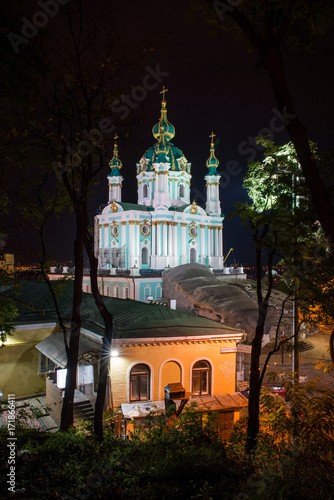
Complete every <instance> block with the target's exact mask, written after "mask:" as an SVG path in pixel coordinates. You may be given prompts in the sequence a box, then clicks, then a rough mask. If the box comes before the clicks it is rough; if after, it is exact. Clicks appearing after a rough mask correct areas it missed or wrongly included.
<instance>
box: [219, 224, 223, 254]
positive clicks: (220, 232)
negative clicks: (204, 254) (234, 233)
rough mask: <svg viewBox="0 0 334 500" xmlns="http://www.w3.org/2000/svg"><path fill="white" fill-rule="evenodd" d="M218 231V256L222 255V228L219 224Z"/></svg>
mask: <svg viewBox="0 0 334 500" xmlns="http://www.w3.org/2000/svg"><path fill="white" fill-rule="evenodd" d="M218 229H219V232H218V238H219V250H218V252H219V257H222V256H223V228H222V226H220V227H219V228H218Z"/></svg>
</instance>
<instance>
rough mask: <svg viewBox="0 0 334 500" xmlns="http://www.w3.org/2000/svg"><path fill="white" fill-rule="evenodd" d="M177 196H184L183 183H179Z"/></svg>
mask: <svg viewBox="0 0 334 500" xmlns="http://www.w3.org/2000/svg"><path fill="white" fill-rule="evenodd" d="M179 198H184V184H182V183H181V184H179Z"/></svg>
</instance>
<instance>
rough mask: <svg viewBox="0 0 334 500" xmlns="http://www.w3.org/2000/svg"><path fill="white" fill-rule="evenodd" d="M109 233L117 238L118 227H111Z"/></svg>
mask: <svg viewBox="0 0 334 500" xmlns="http://www.w3.org/2000/svg"><path fill="white" fill-rule="evenodd" d="M111 233H112V235H113V236H114V237H115V238H116V237H117V236H118V226H113V227H112V228H111Z"/></svg>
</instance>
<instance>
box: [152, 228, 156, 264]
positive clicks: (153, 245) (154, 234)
mask: <svg viewBox="0 0 334 500" xmlns="http://www.w3.org/2000/svg"><path fill="white" fill-rule="evenodd" d="M155 238H156V222H155V221H153V220H152V224H151V255H152V256H155Z"/></svg>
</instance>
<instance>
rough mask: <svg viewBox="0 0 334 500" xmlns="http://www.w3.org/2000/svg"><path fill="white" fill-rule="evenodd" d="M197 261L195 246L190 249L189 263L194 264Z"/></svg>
mask: <svg viewBox="0 0 334 500" xmlns="http://www.w3.org/2000/svg"><path fill="white" fill-rule="evenodd" d="M196 262H197V252H196V250H195V248H191V249H190V264H196Z"/></svg>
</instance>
